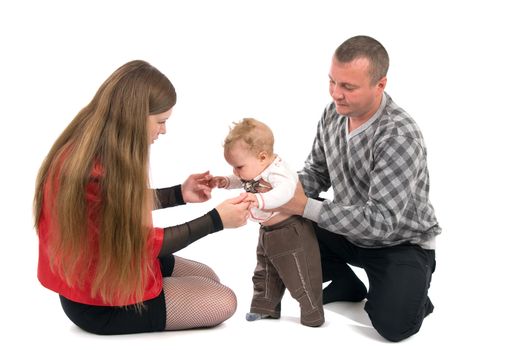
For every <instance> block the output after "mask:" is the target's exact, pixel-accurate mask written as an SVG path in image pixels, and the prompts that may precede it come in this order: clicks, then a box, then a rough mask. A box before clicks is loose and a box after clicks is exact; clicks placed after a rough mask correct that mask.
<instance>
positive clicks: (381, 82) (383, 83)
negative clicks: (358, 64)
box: [377, 77, 386, 92]
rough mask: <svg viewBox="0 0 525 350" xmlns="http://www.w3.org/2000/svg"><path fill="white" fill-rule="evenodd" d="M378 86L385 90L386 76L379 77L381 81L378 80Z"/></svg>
mask: <svg viewBox="0 0 525 350" xmlns="http://www.w3.org/2000/svg"><path fill="white" fill-rule="evenodd" d="M377 87H378V88H379V89H380V91H381V92H383V90H385V87H386V77H382V78H381V79H379V81H378V82H377Z"/></svg>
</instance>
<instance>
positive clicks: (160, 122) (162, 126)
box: [148, 108, 173, 144]
mask: <svg viewBox="0 0 525 350" xmlns="http://www.w3.org/2000/svg"><path fill="white" fill-rule="evenodd" d="M172 109H173V108H170V109H168V110H167V111H166V112H163V113H159V114H152V115H149V116H148V135H149V143H150V144H152V143H153V142H155V140H156V139H158V138H159V135H160V134H165V133H166V120H168V118H169V117H170V116H171V111H172Z"/></svg>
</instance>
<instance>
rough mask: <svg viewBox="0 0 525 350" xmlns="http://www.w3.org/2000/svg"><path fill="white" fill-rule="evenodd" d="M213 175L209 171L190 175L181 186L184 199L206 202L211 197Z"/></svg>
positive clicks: (187, 201) (190, 201) (188, 201)
mask: <svg viewBox="0 0 525 350" xmlns="http://www.w3.org/2000/svg"><path fill="white" fill-rule="evenodd" d="M211 179H213V176H211V175H210V172H209V171H206V172H204V173H201V174H193V175H190V176H189V177H188V178H187V179H186V181H184V183H183V184H182V186H181V190H182V199H184V202H186V203H201V202H206V201H207V200H208V199H210V198H211V189H212V188H211V187H210V180H211Z"/></svg>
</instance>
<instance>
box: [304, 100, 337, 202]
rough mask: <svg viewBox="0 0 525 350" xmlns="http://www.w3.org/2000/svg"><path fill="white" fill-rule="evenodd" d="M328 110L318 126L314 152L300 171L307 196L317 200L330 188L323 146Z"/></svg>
mask: <svg viewBox="0 0 525 350" xmlns="http://www.w3.org/2000/svg"><path fill="white" fill-rule="evenodd" d="M326 114H327V109H325V111H324V114H323V118H321V120H320V121H319V123H318V124H317V133H316V135H315V139H314V143H313V146H312V151H311V152H310V155H309V156H308V158H307V159H306V161H305V164H304V167H303V169H302V170H301V171H299V180H300V181H301V184H302V185H303V188H304V192H305V193H306V196H308V197H310V198H317V197H318V196H319V194H320V193H321V192H323V191H326V190H328V189H329V188H330V186H331V184H330V175H329V172H328V165H327V162H326V156H325V150H324V145H323V141H322V138H323V135H324V132H323V128H324V126H323V121H324V120H325V117H326Z"/></svg>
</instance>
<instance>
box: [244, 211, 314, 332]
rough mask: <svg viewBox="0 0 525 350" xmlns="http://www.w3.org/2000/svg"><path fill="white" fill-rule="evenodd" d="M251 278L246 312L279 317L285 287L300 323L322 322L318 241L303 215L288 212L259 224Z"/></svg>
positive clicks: (309, 223)
mask: <svg viewBox="0 0 525 350" xmlns="http://www.w3.org/2000/svg"><path fill="white" fill-rule="evenodd" d="M252 280H253V287H254V292H253V298H252V304H251V308H250V312H253V313H260V314H267V315H270V316H271V317H273V318H279V317H280V315H281V299H282V297H283V294H284V290H285V288H286V289H288V291H289V292H290V295H291V296H292V297H293V298H294V299H295V300H297V301H298V302H299V305H300V308H301V323H302V324H304V325H307V326H312V327H316V326H320V325H322V324H323V323H324V311H323V294H322V288H323V287H322V272H321V258H320V254H319V245H318V243H317V238H316V235H315V231H314V228H313V226H312V223H311V222H310V221H308V220H307V219H304V218H302V217H299V216H292V217H290V218H288V219H286V220H284V221H282V222H280V223H278V224H275V225H272V226H261V228H260V230H259V242H258V244H257V266H256V268H255V271H254V274H253V278H252Z"/></svg>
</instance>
